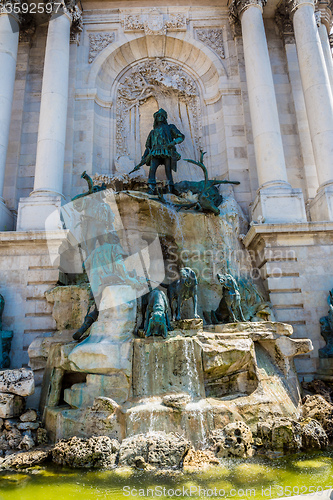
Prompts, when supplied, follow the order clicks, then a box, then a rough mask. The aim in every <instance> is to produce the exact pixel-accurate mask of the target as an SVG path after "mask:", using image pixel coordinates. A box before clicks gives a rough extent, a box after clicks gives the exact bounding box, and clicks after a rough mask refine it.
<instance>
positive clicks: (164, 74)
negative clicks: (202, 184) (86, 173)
mask: <svg viewBox="0 0 333 500" xmlns="http://www.w3.org/2000/svg"><path fill="white" fill-rule="evenodd" d="M149 98H153V99H154V100H156V101H157V102H158V103H159V104H158V105H161V103H162V102H163V104H164V106H166V107H168V112H169V110H170V109H178V108H179V106H180V107H182V108H183V110H184V113H185V114H186V115H187V116H190V117H191V126H192V128H193V134H192V135H193V141H194V147H195V148H196V150H198V148H199V147H200V139H201V135H202V134H201V121H200V117H201V111H200V101H199V96H198V91H197V87H196V84H195V82H194V80H193V79H192V77H190V76H189V75H188V74H186V73H185V72H184V71H183V70H182V69H181V67H180V66H178V65H177V64H174V63H171V62H169V61H167V60H165V59H159V58H155V59H153V60H151V59H150V60H147V61H145V62H143V63H140V64H137V65H136V66H134V67H133V68H131V69H130V70H129V71H128V72H127V73H126V74H125V75H124V76H123V78H122V80H121V81H120V84H119V87H118V93H117V120H116V157H117V158H119V157H120V156H128V157H130V156H131V154H132V153H133V151H132V150H131V149H133V147H132V142H133V144H134V142H135V143H137V142H138V139H136V141H132V140H131V139H130V134H131V132H130V131H131V130H132V125H131V123H133V120H134V119H135V121H136V123H138V122H137V120H140V110H141V107H142V106H143V105H144V104H145V103H146V102H147V101H148V100H149ZM177 103H178V104H177ZM179 109H180V108H179ZM185 110H187V111H186V112H185ZM134 117H136V118H134ZM171 119H172V118H171V117H170V120H171ZM138 154H139V155H140V158H141V151H139V152H138Z"/></svg>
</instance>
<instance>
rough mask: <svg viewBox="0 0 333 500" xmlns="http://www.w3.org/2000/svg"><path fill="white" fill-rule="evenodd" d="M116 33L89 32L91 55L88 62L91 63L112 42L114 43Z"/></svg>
mask: <svg viewBox="0 0 333 500" xmlns="http://www.w3.org/2000/svg"><path fill="white" fill-rule="evenodd" d="M114 39H115V34H114V33H113V32H111V33H89V57H88V62H89V64H91V63H92V62H93V60H94V59H95V57H96V56H97V55H98V54H99V53H100V52H101V51H102V50H103V49H105V48H106V47H107V46H108V45H110V43H113V42H114Z"/></svg>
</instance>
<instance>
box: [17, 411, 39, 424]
mask: <svg viewBox="0 0 333 500" xmlns="http://www.w3.org/2000/svg"><path fill="white" fill-rule="evenodd" d="M20 420H21V422H36V420H37V412H36V410H32V409H30V410H26V411H25V412H24V413H22V415H21V416H20Z"/></svg>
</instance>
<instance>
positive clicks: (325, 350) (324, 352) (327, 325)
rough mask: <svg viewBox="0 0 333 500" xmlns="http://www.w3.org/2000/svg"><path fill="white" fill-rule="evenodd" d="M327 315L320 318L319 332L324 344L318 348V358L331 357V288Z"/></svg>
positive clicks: (332, 310)
mask: <svg viewBox="0 0 333 500" xmlns="http://www.w3.org/2000/svg"><path fill="white" fill-rule="evenodd" d="M327 303H328V315H327V316H324V317H323V318H320V333H321V335H322V336H323V337H324V339H325V342H326V345H325V347H322V348H320V349H319V351H318V352H319V357H320V358H333V288H332V290H330V292H329V294H328V297H327Z"/></svg>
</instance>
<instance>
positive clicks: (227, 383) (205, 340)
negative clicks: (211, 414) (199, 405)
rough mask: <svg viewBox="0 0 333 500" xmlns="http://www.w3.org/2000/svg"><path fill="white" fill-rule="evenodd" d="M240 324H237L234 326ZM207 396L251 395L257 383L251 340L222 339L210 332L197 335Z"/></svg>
mask: <svg viewBox="0 0 333 500" xmlns="http://www.w3.org/2000/svg"><path fill="white" fill-rule="evenodd" d="M239 324H240V323H237V326H238V325H239ZM198 339H199V340H198V343H199V345H200V346H201V348H202V365H203V371H204V383H205V389H206V395H207V396H209V397H217V398H219V397H222V396H225V395H226V394H231V393H246V394H251V393H252V392H253V391H254V390H255V389H256V388H257V385H258V376H257V369H256V361H255V353H254V344H253V341H252V340H251V339H249V338H237V339H236V340H235V339H231V338H229V339H221V338H218V336H215V335H212V334H206V333H203V334H201V335H199V336H198Z"/></svg>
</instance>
